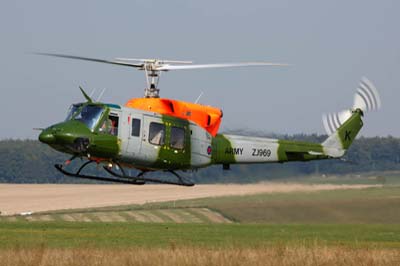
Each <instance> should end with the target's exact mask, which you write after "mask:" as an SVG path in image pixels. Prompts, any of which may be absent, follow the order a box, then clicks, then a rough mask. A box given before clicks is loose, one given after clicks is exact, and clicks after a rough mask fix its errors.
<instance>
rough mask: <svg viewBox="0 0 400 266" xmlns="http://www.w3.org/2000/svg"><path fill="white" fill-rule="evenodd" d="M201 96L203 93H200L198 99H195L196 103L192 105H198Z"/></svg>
mask: <svg viewBox="0 0 400 266" xmlns="http://www.w3.org/2000/svg"><path fill="white" fill-rule="evenodd" d="M201 96H203V92H201V93H200V95H199V97H197V99H196V101H194V103H198V102H199V100H200V98H201Z"/></svg>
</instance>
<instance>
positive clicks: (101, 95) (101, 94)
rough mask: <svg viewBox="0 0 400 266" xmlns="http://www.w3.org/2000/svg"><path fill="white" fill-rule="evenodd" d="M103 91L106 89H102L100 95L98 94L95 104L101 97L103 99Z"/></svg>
mask: <svg viewBox="0 0 400 266" xmlns="http://www.w3.org/2000/svg"><path fill="white" fill-rule="evenodd" d="M105 91H106V88H104V89H103V90H102V91H101V93H100V95H99V97H98V98H97V100H96V102H100V99H101V97H103V94H104V92H105Z"/></svg>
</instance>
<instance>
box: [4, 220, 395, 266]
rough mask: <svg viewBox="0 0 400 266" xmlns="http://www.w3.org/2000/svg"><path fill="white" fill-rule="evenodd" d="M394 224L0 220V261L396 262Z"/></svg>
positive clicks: (219, 263)
mask: <svg viewBox="0 0 400 266" xmlns="http://www.w3.org/2000/svg"><path fill="white" fill-rule="evenodd" d="M398 263H400V225H328V224H326V225H300V224H299V225H284V224H174V223H169V224H156V223H152V224H149V223H93V222H92V223H79V222H76V223H68V222H3V223H1V226H0V264H1V265H93V264H96V265H398Z"/></svg>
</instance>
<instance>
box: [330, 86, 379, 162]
mask: <svg viewBox="0 0 400 266" xmlns="http://www.w3.org/2000/svg"><path fill="white" fill-rule="evenodd" d="M380 106H381V100H380V97H379V94H378V91H377V90H376V88H375V86H374V85H373V84H372V82H370V81H369V80H368V79H367V78H362V79H361V82H360V85H359V87H358V89H357V92H356V94H355V95H354V104H353V108H352V109H351V110H346V111H342V112H339V113H331V114H328V115H324V116H323V117H322V121H323V123H324V127H325V130H326V132H327V133H328V135H329V137H328V138H327V139H326V140H325V141H324V142H323V143H322V146H323V148H324V152H325V154H327V155H328V156H331V157H341V156H343V155H344V154H345V153H346V151H347V149H348V148H349V147H350V145H351V144H352V143H353V141H354V139H355V138H356V136H357V134H358V132H359V131H360V129H361V128H362V126H363V121H362V119H361V118H362V117H363V116H364V113H366V112H367V111H373V110H378V109H379V108H380Z"/></svg>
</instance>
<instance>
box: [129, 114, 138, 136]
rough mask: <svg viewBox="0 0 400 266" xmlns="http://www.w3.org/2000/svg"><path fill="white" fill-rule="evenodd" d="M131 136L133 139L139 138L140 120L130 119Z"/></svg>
mask: <svg viewBox="0 0 400 266" xmlns="http://www.w3.org/2000/svg"><path fill="white" fill-rule="evenodd" d="M131 136H133V137H139V136H140V119H136V118H132V132H131Z"/></svg>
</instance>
